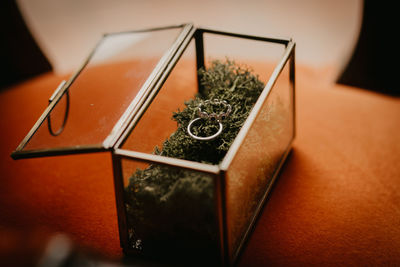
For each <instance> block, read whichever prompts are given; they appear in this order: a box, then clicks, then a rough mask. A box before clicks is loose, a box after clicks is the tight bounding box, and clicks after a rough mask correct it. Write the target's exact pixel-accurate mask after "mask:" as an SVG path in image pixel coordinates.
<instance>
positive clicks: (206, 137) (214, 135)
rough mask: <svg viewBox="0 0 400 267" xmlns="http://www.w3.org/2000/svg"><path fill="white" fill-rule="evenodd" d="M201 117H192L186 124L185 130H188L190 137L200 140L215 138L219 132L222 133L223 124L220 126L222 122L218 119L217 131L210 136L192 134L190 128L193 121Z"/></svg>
mask: <svg viewBox="0 0 400 267" xmlns="http://www.w3.org/2000/svg"><path fill="white" fill-rule="evenodd" d="M201 119H202V118H196V119H193V120H192V121H191V122H190V123H189V125H188V127H187V132H188V134H189V135H190V137H192V138H193V139H196V140H200V141H208V140H212V139H214V138H216V137H217V136H218V135H220V134H221V133H222V128H223V126H222V123H221V122H219V121H218V124H219V129H218V132H216V133H215V134H213V135H210V136H205V137H201V136H197V135H194V134H193V133H192V132H191V130H190V128H192V125H193V123H195V122H196V121H198V120H201Z"/></svg>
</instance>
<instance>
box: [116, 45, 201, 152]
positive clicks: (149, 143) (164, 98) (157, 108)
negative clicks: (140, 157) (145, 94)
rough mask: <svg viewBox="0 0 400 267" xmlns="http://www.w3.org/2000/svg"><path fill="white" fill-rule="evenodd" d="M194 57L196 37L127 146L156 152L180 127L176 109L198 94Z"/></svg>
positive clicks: (142, 150)
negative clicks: (174, 115) (175, 117)
mask: <svg viewBox="0 0 400 267" xmlns="http://www.w3.org/2000/svg"><path fill="white" fill-rule="evenodd" d="M194 59H195V44H194V41H193V40H192V41H191V42H190V44H189V46H188V47H187V49H186V50H185V52H184V53H183V55H182V57H181V58H180V59H179V61H178V63H177V64H176V66H175V67H174V68H173V70H172V72H171V73H170V74H169V76H168V78H167V80H166V81H165V83H164V84H163V86H162V87H161V89H160V90H159V92H158V94H157V95H156V96H155V98H154V99H153V101H152V102H151V104H150V105H149V107H148V108H147V110H146V111H145V113H144V115H143V116H142V117H141V118H140V120H139V122H138V123H137V124H136V125H135V128H134V129H133V131H132V132H131V133H130V134H129V136H128V137H127V139H126V140H125V142H124V144H123V145H122V148H123V149H128V150H134V151H139V152H144V153H153V151H154V149H155V147H158V148H162V145H163V143H164V142H165V140H166V139H167V138H168V137H170V135H171V134H172V133H174V132H175V131H176V130H177V128H178V125H177V122H176V121H174V120H172V116H173V112H176V111H178V110H183V109H184V108H185V101H187V100H190V99H193V98H194V97H195V95H196V94H197V69H196V64H195V61H194Z"/></svg>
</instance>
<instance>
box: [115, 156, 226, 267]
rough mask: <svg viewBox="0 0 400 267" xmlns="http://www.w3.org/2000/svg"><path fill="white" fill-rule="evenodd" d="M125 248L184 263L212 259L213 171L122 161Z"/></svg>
mask: <svg viewBox="0 0 400 267" xmlns="http://www.w3.org/2000/svg"><path fill="white" fill-rule="evenodd" d="M122 175H123V181H124V205H125V210H126V218H127V228H128V229H127V233H126V234H127V235H128V240H129V241H128V243H129V244H128V246H129V247H128V251H129V252H132V251H134V252H137V253H139V254H142V255H145V256H149V257H151V258H162V259H163V260H165V259H171V260H174V261H175V260H178V261H184V262H185V263H186V264H188V263H189V265H191V264H193V263H196V264H197V263H198V262H203V261H206V262H210V261H211V262H217V261H218V260H219V251H218V228H217V219H216V214H215V206H214V205H215V204H214V203H215V200H214V191H215V189H214V183H215V179H216V177H215V175H211V174H207V173H202V172H199V171H193V170H189V169H184V168H181V167H171V166H166V165H160V164H156V163H154V164H153V163H143V162H139V161H137V160H132V159H122Z"/></svg>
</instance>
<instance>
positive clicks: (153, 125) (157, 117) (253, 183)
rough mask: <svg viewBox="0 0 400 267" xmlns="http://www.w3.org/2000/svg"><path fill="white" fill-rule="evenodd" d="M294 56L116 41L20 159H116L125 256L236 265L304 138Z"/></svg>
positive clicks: (207, 34)
mask: <svg viewBox="0 0 400 267" xmlns="http://www.w3.org/2000/svg"><path fill="white" fill-rule="evenodd" d="M294 51H295V43H294V42H293V41H292V40H291V39H279V38H267V37H257V36H250V35H245V34H235V33H228V32H222V31H216V30H212V29H205V28H197V27H194V26H193V25H192V24H183V25H177V26H169V27H162V28H154V29H146V30H138V31H130V32H119V33H111V34H106V35H104V37H103V38H102V39H101V40H100V42H99V43H98V44H97V46H96V47H95V49H94V50H93V52H92V53H91V54H90V55H89V57H88V59H87V60H86V61H85V62H84V64H83V65H82V67H81V68H80V69H79V70H78V71H77V72H76V73H75V74H74V75H73V76H72V77H71V78H70V79H69V80H68V81H64V82H62V83H61V84H60V86H59V87H58V88H57V89H56V91H55V92H54V94H53V95H52V96H51V98H50V99H49V105H48V107H47V108H46V110H45V111H44V112H43V114H42V116H41V117H40V118H39V119H38V121H37V123H36V124H35V125H34V127H33V128H32V130H31V131H30V132H29V133H28V134H27V136H26V137H25V138H24V140H23V141H22V142H21V144H20V145H19V146H18V147H17V149H16V150H15V151H14V152H13V153H12V157H13V158H14V159H21V158H28V157H39V156H55V155H65V154H75V153H88V152H100V151H109V152H110V153H111V154H112V160H113V168H114V185H115V195H116V203H117V213H118V223H119V235H120V241H121V247H122V249H123V251H124V252H125V253H126V254H135V255H143V256H144V257H147V258H154V259H161V260H166V261H170V260H179V261H184V262H185V261H193V260H195V261H196V262H198V261H204V262H207V263H208V264H217V265H232V264H234V263H235V261H236V259H237V257H238V255H239V253H240V251H241V250H242V248H243V246H244V244H245V242H246V240H247V238H248V236H249V234H250V233H251V229H252V227H253V225H254V223H255V221H256V218H257V216H258V214H259V212H260V210H261V208H262V206H263V204H264V202H265V200H266V197H267V195H268V193H269V191H270V189H271V186H272V184H273V182H274V180H275V179H276V177H277V176H278V174H279V171H280V169H281V167H282V165H283V163H284V161H285V159H286V157H287V155H288V153H289V152H290V149H291V144H292V141H293V139H294V136H295V96H294V89H295V68H294V66H295V52H294ZM232 73H233V74H232ZM213 75H214V76H213ZM215 75H216V76H215ZM218 75H226V76H221V77H230V78H229V79H228V78H226V79H225V78H223V79H222V78H220V76H218ZM232 75H233V76H232ZM235 75H236V76H235ZM246 75H247V76H246ZM239 76H240V77H239ZM207 79H208V80H207ZM218 79H219V80H218ZM246 79H247V80H246ZM219 82H220V83H219ZM210 83H213V84H220V86H219V87H218V88H217V87H216V86H214V87H215V88H214V87H212V86H210V85H209V84H210ZM251 86H253V87H254V88H256V87H257V88H259V90H258V91H257V94H256V93H252V95H251V96H248V95H246V94H247V93H244V92H247V91H245V90H250V89H251V88H253V87H251ZM243 88H244V89H243ZM248 88H250V89H248ZM251 90H253V89H251ZM253 91H254V90H253ZM253 91H251V92H253ZM254 92H255V91H254ZM218 94H219V95H218ZM221 95H222V96H225V98H226V99H236V100H235V101H236V102H235V101H233V100H232V101H226V99H225V98H224V97H222V98H221V99H218V98H215V97H216V96H221ZM243 96H245V97H244V98H243ZM240 97H242V98H240ZM249 99H251V100H249ZM250 102H251V103H250ZM190 108H191V109H190ZM243 110H245V111H243ZM242 111H243V112H242ZM185 112H186V113H185ZM241 112H242V113H241ZM179 114H180V115H179ZM185 114H186V115H185ZM188 114H189V115H190V116H192V117H190V118H189V117H188V116H189V115H188ZM243 114H245V115H243ZM185 116H186V117H185ZM171 117H174V118H175V120H171ZM185 119H186V121H185ZM177 121H178V122H179V123H177ZM182 121H185V122H182ZM196 124H198V125H196ZM202 127H203V128H202ZM207 129H208V130H207ZM202 131H204V132H202ZM207 131H208V132H207ZM210 131H211V133H209V132H210ZM193 136H194V137H193ZM213 136H216V137H215V138H209V137H213Z"/></svg>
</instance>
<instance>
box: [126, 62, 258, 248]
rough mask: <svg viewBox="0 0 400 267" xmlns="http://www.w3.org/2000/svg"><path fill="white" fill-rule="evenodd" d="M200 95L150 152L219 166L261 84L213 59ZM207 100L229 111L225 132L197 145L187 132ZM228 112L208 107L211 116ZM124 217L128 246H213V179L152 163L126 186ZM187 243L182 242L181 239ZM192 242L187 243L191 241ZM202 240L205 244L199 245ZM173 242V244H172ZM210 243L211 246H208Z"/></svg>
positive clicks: (207, 127) (199, 128)
mask: <svg viewBox="0 0 400 267" xmlns="http://www.w3.org/2000/svg"><path fill="white" fill-rule="evenodd" d="M198 74H199V77H200V81H201V85H202V92H201V94H198V95H197V96H196V97H195V98H194V99H191V100H189V101H187V102H186V103H185V105H186V108H185V109H183V110H182V111H180V110H178V111H176V112H174V113H173V116H172V119H173V120H175V121H177V123H178V129H177V130H176V132H175V133H173V134H172V135H171V136H170V137H169V138H168V139H167V140H165V142H164V143H163V145H162V148H157V147H156V148H155V150H154V153H155V154H157V155H163V156H167V157H174V158H179V159H186V160H191V161H197V162H203V163H208V164H218V163H219V162H220V161H221V160H222V159H223V157H224V156H225V154H226V152H227V151H228V149H229V147H230V145H231V144H232V142H233V140H234V139H235V137H236V135H237V134H238V132H239V130H240V128H241V127H242V125H243V123H244V121H245V120H246V118H247V116H248V115H249V112H250V110H251V108H252V107H253V105H254V103H255V102H256V100H257V98H258V96H259V95H260V93H261V91H262V90H263V88H264V84H263V83H262V82H261V81H260V80H259V79H258V76H256V75H254V74H253V73H252V71H251V70H250V69H249V68H247V67H243V66H240V65H238V64H236V63H235V62H233V61H230V60H226V62H221V61H213V62H212V64H211V66H210V67H209V68H208V69H207V70H205V69H200V70H199V72H198ZM207 99H219V100H225V101H226V102H228V103H229V104H230V105H231V107H232V112H231V113H230V115H229V116H228V117H227V118H226V119H225V120H224V121H223V122H222V123H223V125H224V129H223V132H222V133H221V134H220V135H219V136H218V137H217V138H216V139H213V140H210V141H199V140H195V139H193V138H191V137H190V136H189V135H188V133H187V126H188V124H189V122H190V121H191V120H193V119H194V118H196V117H198V115H197V108H198V106H199V105H200V103H202V102H203V101H205V100H207ZM223 108H226V107H224V106H223V105H221V106H212V105H209V106H207V107H204V109H205V111H207V112H208V113H209V114H210V113H212V112H216V113H220V112H224V110H220V109H223ZM217 130H218V124H216V123H212V122H210V121H205V120H204V121H202V122H201V123H198V124H196V125H194V126H193V127H192V131H193V132H194V133H195V134H196V135H199V136H209V135H212V134H213V133H215V132H216V131H217ZM125 201H126V210H127V219H128V224H129V227H130V233H131V241H132V244H136V243H137V240H138V239H141V242H140V243H142V241H143V246H141V248H143V250H144V251H145V250H146V249H148V250H149V251H152V252H151V253H154V251H165V246H167V247H169V248H174V247H176V246H177V247H179V249H182V248H187V250H188V251H190V250H193V249H195V248H197V247H198V246H200V248H201V249H206V250H208V249H210V248H212V249H214V246H217V242H216V240H217V236H216V234H217V230H216V229H215V214H214V197H213V179H212V177H210V176H207V175H204V174H201V173H198V172H194V171H188V170H182V169H178V168H172V167H167V166H162V165H150V166H149V167H148V168H146V169H144V170H139V169H138V170H137V171H136V172H135V173H134V174H133V175H132V177H131V178H130V179H129V185H128V186H127V187H126V188H125ZM183 240H186V241H183ZM190 240H191V241H190ZM203 241H204V244H203ZM171 242H172V243H171ZM210 244H211V245H210Z"/></svg>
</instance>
